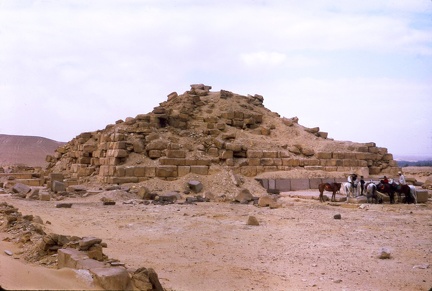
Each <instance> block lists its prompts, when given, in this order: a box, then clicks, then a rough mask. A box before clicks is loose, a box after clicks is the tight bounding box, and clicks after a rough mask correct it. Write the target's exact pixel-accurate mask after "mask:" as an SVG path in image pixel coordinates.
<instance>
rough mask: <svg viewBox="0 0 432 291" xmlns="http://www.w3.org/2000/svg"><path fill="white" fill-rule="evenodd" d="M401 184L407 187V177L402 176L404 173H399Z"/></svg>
mask: <svg viewBox="0 0 432 291" xmlns="http://www.w3.org/2000/svg"><path fill="white" fill-rule="evenodd" d="M398 174H399V184H401V185H406V181H405V176H404V175H403V174H402V172H399V173H398Z"/></svg>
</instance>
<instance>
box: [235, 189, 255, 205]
mask: <svg viewBox="0 0 432 291" xmlns="http://www.w3.org/2000/svg"><path fill="white" fill-rule="evenodd" d="M234 200H235V201H237V202H240V203H244V202H246V203H248V202H249V201H252V200H253V196H252V194H251V192H250V191H249V189H241V190H240V191H239V193H238V194H237V196H236V197H235V198H234Z"/></svg>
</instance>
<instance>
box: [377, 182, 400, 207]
mask: <svg viewBox="0 0 432 291" xmlns="http://www.w3.org/2000/svg"><path fill="white" fill-rule="evenodd" d="M377 190H378V191H379V192H381V193H385V194H387V195H388V196H389V197H390V204H394V203H395V200H394V195H395V192H396V187H395V186H393V185H392V184H388V183H382V182H380V183H379V184H378V185H377Z"/></svg>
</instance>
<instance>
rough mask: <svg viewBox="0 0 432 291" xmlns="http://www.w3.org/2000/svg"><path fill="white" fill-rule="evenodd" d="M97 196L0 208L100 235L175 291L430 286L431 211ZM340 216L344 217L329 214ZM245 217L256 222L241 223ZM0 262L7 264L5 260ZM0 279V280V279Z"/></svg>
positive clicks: (56, 228)
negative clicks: (384, 255)
mask: <svg viewBox="0 0 432 291" xmlns="http://www.w3.org/2000/svg"><path fill="white" fill-rule="evenodd" d="M99 199H100V197H98V195H95V196H93V197H89V198H85V199H82V198H80V199H68V200H67V201H68V202H73V203H74V205H73V207H72V208H70V209H64V208H55V203H56V202H54V201H49V202H43V201H26V200H18V199H14V198H11V197H9V196H8V195H0V202H2V201H7V202H8V203H10V204H13V205H14V206H15V207H18V208H19V210H20V211H21V212H22V213H23V214H33V215H39V216H40V217H42V219H43V220H44V221H47V220H48V221H50V222H51V224H50V225H45V227H46V232H55V233H60V234H66V235H77V236H89V235H92V236H96V237H100V238H102V239H103V241H104V242H106V243H108V248H106V249H105V250H104V253H105V254H107V255H108V256H109V257H110V258H117V259H120V260H121V261H123V262H125V263H126V264H127V266H128V268H138V267H153V268H154V269H155V270H156V272H157V273H158V275H159V278H160V280H161V282H162V285H163V286H164V287H165V288H168V289H171V290H177V291H180V290H208V291H211V290H304V289H312V290H313V289H318V290H429V288H431V287H432V269H431V267H429V268H426V269H423V268H419V267H418V266H422V265H423V264H431V263H432V221H431V218H432V207H431V206H429V205H427V206H426V205H389V204H385V205H370V206H369V207H368V208H367V209H359V208H357V207H356V208H354V207H353V205H348V206H347V207H345V205H346V204H345V205H342V206H339V207H336V206H331V205H328V204H320V203H319V202H318V201H316V200H310V199H307V200H304V199H294V198H284V200H285V201H287V202H288V205H289V206H287V207H285V208H279V209H269V208H258V207H255V206H252V205H234V204H229V203H214V202H210V203H198V204H197V205H177V204H175V205H167V206H156V205H143V204H137V205H129V204H122V201H117V204H116V205H114V206H102V204H101V202H100V201H99ZM357 206H358V205H357ZM337 213H339V214H341V216H342V219H341V220H337V219H334V218H333V216H334V215H335V214H337ZM249 215H254V216H255V217H257V218H258V220H259V222H260V225H259V226H248V225H246V221H247V218H248V216H249ZM2 247H3V246H2ZM382 247H386V248H388V249H390V250H391V252H392V258H391V259H389V260H381V259H378V255H379V251H380V249H381V248H382ZM1 257H2V261H1V262H2V265H3V262H4V258H5V255H4V254H3V256H1ZM7 259H8V260H10V257H8V258H7ZM20 270H21V269H20ZM43 270H45V269H43ZM16 271H18V270H16ZM51 271H53V270H51ZM61 271H63V270H61ZM18 272H19V271H18ZM46 272H48V271H46ZM0 279H1V282H4V281H3V280H5V278H4V276H3V275H0ZM51 281H55V280H54V279H52V280H51ZM8 282H9V281H8ZM2 285H4V287H7V286H6V285H5V284H3V283H2ZM12 287H13V288H22V286H20V285H19V284H18V285H15V286H12ZM46 288H48V287H46ZM78 288H79V287H78ZM54 289H56V288H54ZM65 289H69V288H65ZM75 289H76V288H75Z"/></svg>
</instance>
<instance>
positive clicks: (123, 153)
mask: <svg viewBox="0 0 432 291" xmlns="http://www.w3.org/2000/svg"><path fill="white" fill-rule="evenodd" d="M128 155H129V153H128V151H127V150H124V149H114V150H108V152H107V156H108V157H113V158H126V157H127V156H128Z"/></svg>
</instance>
